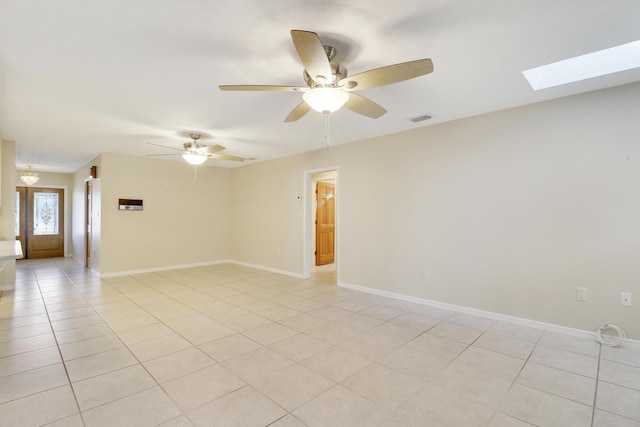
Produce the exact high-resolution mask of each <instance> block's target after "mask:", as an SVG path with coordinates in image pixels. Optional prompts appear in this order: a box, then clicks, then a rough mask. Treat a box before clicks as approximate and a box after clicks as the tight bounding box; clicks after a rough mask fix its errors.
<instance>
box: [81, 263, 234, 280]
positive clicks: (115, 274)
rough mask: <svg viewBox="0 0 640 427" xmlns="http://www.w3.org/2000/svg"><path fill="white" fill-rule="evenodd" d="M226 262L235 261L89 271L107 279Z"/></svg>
mask: <svg viewBox="0 0 640 427" xmlns="http://www.w3.org/2000/svg"><path fill="white" fill-rule="evenodd" d="M228 263H235V262H234V261H231V260H228V259H223V260H217V261H205V262H196V263H193V264H179V265H167V266H163V267H151V268H142V269H139V270H129V271H116V272H113V273H99V272H97V271H95V270H93V269H92V270H91V271H92V273H94V274H96V275H97V276H98V277H99V278H101V279H108V278H110V277H120V276H131V275H134V274H145V273H156V272H158V271H167V270H180V269H183V268H193V267H206V266H208V265H218V264H228Z"/></svg>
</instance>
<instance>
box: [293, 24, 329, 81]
mask: <svg viewBox="0 0 640 427" xmlns="http://www.w3.org/2000/svg"><path fill="white" fill-rule="evenodd" d="M291 39H292V40H293V45H294V46H295V48H296V51H297V52H298V56H299V57H300V60H301V61H302V64H303V65H304V68H305V69H306V70H307V73H309V75H310V76H311V78H312V79H313V80H314V81H315V82H317V83H331V81H332V78H333V77H332V74H331V64H329V58H327V53H326V52H325V50H324V46H323V45H322V42H321V41H320V37H318V34H316V33H314V32H312V31H302V30H291Z"/></svg>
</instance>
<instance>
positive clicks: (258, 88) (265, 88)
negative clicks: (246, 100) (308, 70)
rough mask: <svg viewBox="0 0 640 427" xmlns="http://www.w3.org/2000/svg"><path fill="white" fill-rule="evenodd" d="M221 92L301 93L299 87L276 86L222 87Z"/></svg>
mask: <svg viewBox="0 0 640 427" xmlns="http://www.w3.org/2000/svg"><path fill="white" fill-rule="evenodd" d="M218 87H219V88H220V90H242V91H299V90H300V89H302V88H301V87H299V86H276V85H220V86H218Z"/></svg>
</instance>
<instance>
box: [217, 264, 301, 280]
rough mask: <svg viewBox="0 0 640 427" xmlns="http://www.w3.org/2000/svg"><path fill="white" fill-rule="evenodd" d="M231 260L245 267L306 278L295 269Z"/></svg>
mask: <svg viewBox="0 0 640 427" xmlns="http://www.w3.org/2000/svg"><path fill="white" fill-rule="evenodd" d="M229 262H231V263H233V264H237V265H241V266H243V267H251V268H257V269H258V270H264V271H269V272H271V273H278V274H282V275H285V276H291V277H295V278H297V279H304V276H303V275H302V274H300V273H294V272H293V271H287V270H280V269H279V268H273V267H268V266H266V265H259V264H252V263H250V262H242V261H236V260H230V261H229Z"/></svg>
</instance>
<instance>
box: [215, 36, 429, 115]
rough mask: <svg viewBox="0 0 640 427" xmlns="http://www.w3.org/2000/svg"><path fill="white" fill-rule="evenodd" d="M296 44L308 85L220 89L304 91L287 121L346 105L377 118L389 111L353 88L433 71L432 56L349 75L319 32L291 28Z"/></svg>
mask: <svg viewBox="0 0 640 427" xmlns="http://www.w3.org/2000/svg"><path fill="white" fill-rule="evenodd" d="M291 38H292V40H293V45H294V46H295V48H296V51H297V52H298V56H299V57H300V60H301V61H302V64H303V65H304V67H305V69H304V73H303V77H304V80H305V83H306V84H307V87H300V86H276V85H221V86H220V89H221V90H235V91H293V92H301V93H302V98H303V99H304V100H303V102H302V103H301V104H300V105H298V106H297V107H296V108H294V109H293V111H291V113H289V115H288V116H287V117H286V118H285V119H284V121H285V122H293V121H296V120H298V119H300V118H301V117H302V116H304V115H305V114H307V113H308V112H309V111H310V110H311V109H312V108H313V109H314V110H316V111H319V112H321V113H323V114H324V115H328V114H329V113H332V112H334V111H336V110H338V109H339V108H341V107H342V106H343V105H344V106H345V107H347V108H348V109H350V110H352V111H354V112H356V113H358V114H362V115H364V116H367V117H370V118H372V119H377V118H378V117H380V116H382V115H383V114H385V113H386V112H387V110H385V109H384V108H382V107H381V106H380V105H378V104H376V103H375V102H373V101H371V100H370V99H367V98H365V97H363V96H360V95H357V94H355V93H353V92H356V91H360V90H363V89H369V88H372V87H378V86H384V85H388V84H392V83H397V82H401V81H404V80H409V79H413V78H415V77H419V76H423V75H425V74H429V73H431V72H432V71H433V62H432V61H431V59H428V58H426V59H418V60H416V61H409V62H403V63H400V64H395V65H388V66H386V67H380V68H376V69H373V70H369V71H364V72H362V73H359V74H355V75H353V76H349V77H347V68H346V67H345V66H343V65H342V64H339V63H334V62H331V61H332V59H333V58H334V57H335V55H336V49H335V48H333V47H331V46H323V44H322V42H321V41H320V37H318V34H316V33H314V32H311V31H303V30H291Z"/></svg>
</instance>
